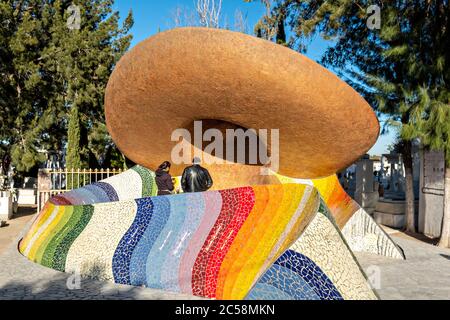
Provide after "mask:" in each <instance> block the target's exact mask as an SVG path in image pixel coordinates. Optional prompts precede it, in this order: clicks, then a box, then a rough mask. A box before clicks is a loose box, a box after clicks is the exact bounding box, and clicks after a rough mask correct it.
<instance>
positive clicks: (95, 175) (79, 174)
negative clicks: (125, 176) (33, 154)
mask: <svg viewBox="0 0 450 320" xmlns="http://www.w3.org/2000/svg"><path fill="white" fill-rule="evenodd" d="M122 172H123V170H122V169H39V173H38V192H37V204H38V212H40V211H41V208H42V207H43V205H44V204H45V202H47V201H48V200H49V199H50V198H51V197H52V196H54V195H57V194H60V193H64V192H68V191H70V190H73V189H78V188H81V187H83V186H85V185H88V184H91V183H95V182H97V181H100V180H103V179H106V178H109V177H111V176H114V175H116V174H119V173H122Z"/></svg>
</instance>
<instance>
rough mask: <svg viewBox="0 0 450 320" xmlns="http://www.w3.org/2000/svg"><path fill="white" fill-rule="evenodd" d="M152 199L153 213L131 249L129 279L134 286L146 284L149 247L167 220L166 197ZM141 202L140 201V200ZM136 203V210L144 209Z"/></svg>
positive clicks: (167, 202)
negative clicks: (139, 238) (154, 213)
mask: <svg viewBox="0 0 450 320" xmlns="http://www.w3.org/2000/svg"><path fill="white" fill-rule="evenodd" d="M152 201H153V212H157V213H158V214H156V215H154V216H153V217H152V219H151V220H150V223H149V224H148V226H147V229H146V230H145V232H144V234H143V235H142V237H141V240H139V242H138V244H137V246H136V248H135V249H134V251H133V254H132V256H131V262H130V281H131V284H132V285H134V286H142V285H144V284H146V275H145V272H146V263H147V257H148V255H149V252H150V249H151V248H152V247H153V245H154V243H155V241H156V239H157V238H158V236H159V235H160V234H161V231H162V230H163V228H164V226H165V225H166V223H167V220H168V219H169V216H170V202H169V199H167V197H155V198H153V199H152ZM141 203H142V202H141ZM144 209H145V208H142V207H140V206H139V205H138V209H137V210H138V211H140V210H144Z"/></svg>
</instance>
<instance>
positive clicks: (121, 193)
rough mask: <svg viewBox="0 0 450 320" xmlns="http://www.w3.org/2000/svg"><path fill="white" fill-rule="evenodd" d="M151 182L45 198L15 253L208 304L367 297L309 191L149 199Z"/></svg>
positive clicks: (136, 175)
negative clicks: (206, 300)
mask: <svg viewBox="0 0 450 320" xmlns="http://www.w3.org/2000/svg"><path fill="white" fill-rule="evenodd" d="M154 177H155V176H154V173H153V172H151V171H150V170H147V169H145V168H143V167H139V166H138V167H134V168H133V169H131V170H128V171H127V172H124V173H122V174H120V175H117V176H114V177H112V178H108V179H105V180H104V181H101V182H97V183H94V184H92V185H89V186H85V187H83V188H80V189H77V190H73V191H71V192H68V193H66V194H64V195H58V196H56V197H53V198H52V199H51V200H50V201H49V202H48V203H47V204H46V205H45V206H44V208H43V210H42V211H41V212H40V213H39V215H38V216H37V218H36V219H35V221H34V222H33V225H32V226H31V228H30V230H29V231H28V233H27V234H26V235H25V237H24V238H23V239H22V241H21V243H20V252H21V253H22V254H23V255H24V256H26V257H27V258H29V259H30V260H32V261H35V262H37V263H40V264H42V265H45V266H47V267H50V268H53V269H56V270H60V271H66V272H73V271H78V272H80V273H81V275H82V276H86V277H91V278H95V279H100V280H107V281H114V282H116V283H122V284H130V285H135V286H142V285H144V286H148V287H151V288H157V289H162V290H168V291H172V292H180V293H187V294H194V295H198V296H202V297H208V298H215V299H244V298H245V299H316V300H331V299H333V300H334V299H376V295H375V294H374V293H373V291H372V290H371V289H370V288H369V287H368V286H367V281H366V278H365V276H364V274H363V273H362V271H361V269H360V267H359V265H358V262H357V261H356V259H355V258H354V256H353V255H352V253H351V250H350V248H349V246H348V244H347V242H346V241H345V238H344V237H343V234H342V232H341V231H340V230H339V227H338V225H337V224H336V221H335V218H334V215H332V214H331V213H330V211H329V210H328V203H327V202H326V199H325V198H324V199H323V200H322V198H321V196H320V194H319V192H318V191H317V189H316V188H315V187H314V186H313V184H312V183H311V184H298V183H295V184H282V185H270V186H253V187H242V188H235V189H229V190H220V191H208V192H202V193H190V194H178V195H168V196H155V194H156V191H157V190H156V184H155V183H154ZM350 221H351V220H350Z"/></svg>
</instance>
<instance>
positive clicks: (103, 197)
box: [84, 184, 109, 203]
mask: <svg viewBox="0 0 450 320" xmlns="http://www.w3.org/2000/svg"><path fill="white" fill-rule="evenodd" d="M84 188H86V189H87V190H89V191H90V192H92V193H93V194H94V195H95V196H96V197H97V199H98V203H102V202H109V197H108V195H107V194H106V192H105V190H103V189H102V188H100V187H99V186H96V185H94V184H90V185H87V186H85V187H84Z"/></svg>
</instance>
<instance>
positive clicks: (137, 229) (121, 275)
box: [112, 198, 153, 284]
mask: <svg viewBox="0 0 450 320" xmlns="http://www.w3.org/2000/svg"><path fill="white" fill-rule="evenodd" d="M135 201H136V203H137V213H136V217H135V218H134V221H133V223H132V225H131V227H130V228H129V229H128V230H127V232H126V233H125V234H124V236H123V237H122V239H121V240H120V242H119V245H118V246H117V248H116V251H115V252H114V256H113V261H112V271H113V276H114V282H116V283H120V284H131V280H130V262H131V256H132V254H133V251H134V248H135V247H136V246H137V244H138V242H139V240H140V239H141V237H142V235H143V234H144V232H145V230H146V229H147V227H148V224H149V223H150V220H151V218H152V215H153V201H152V199H151V198H143V199H136V200H135Z"/></svg>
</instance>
